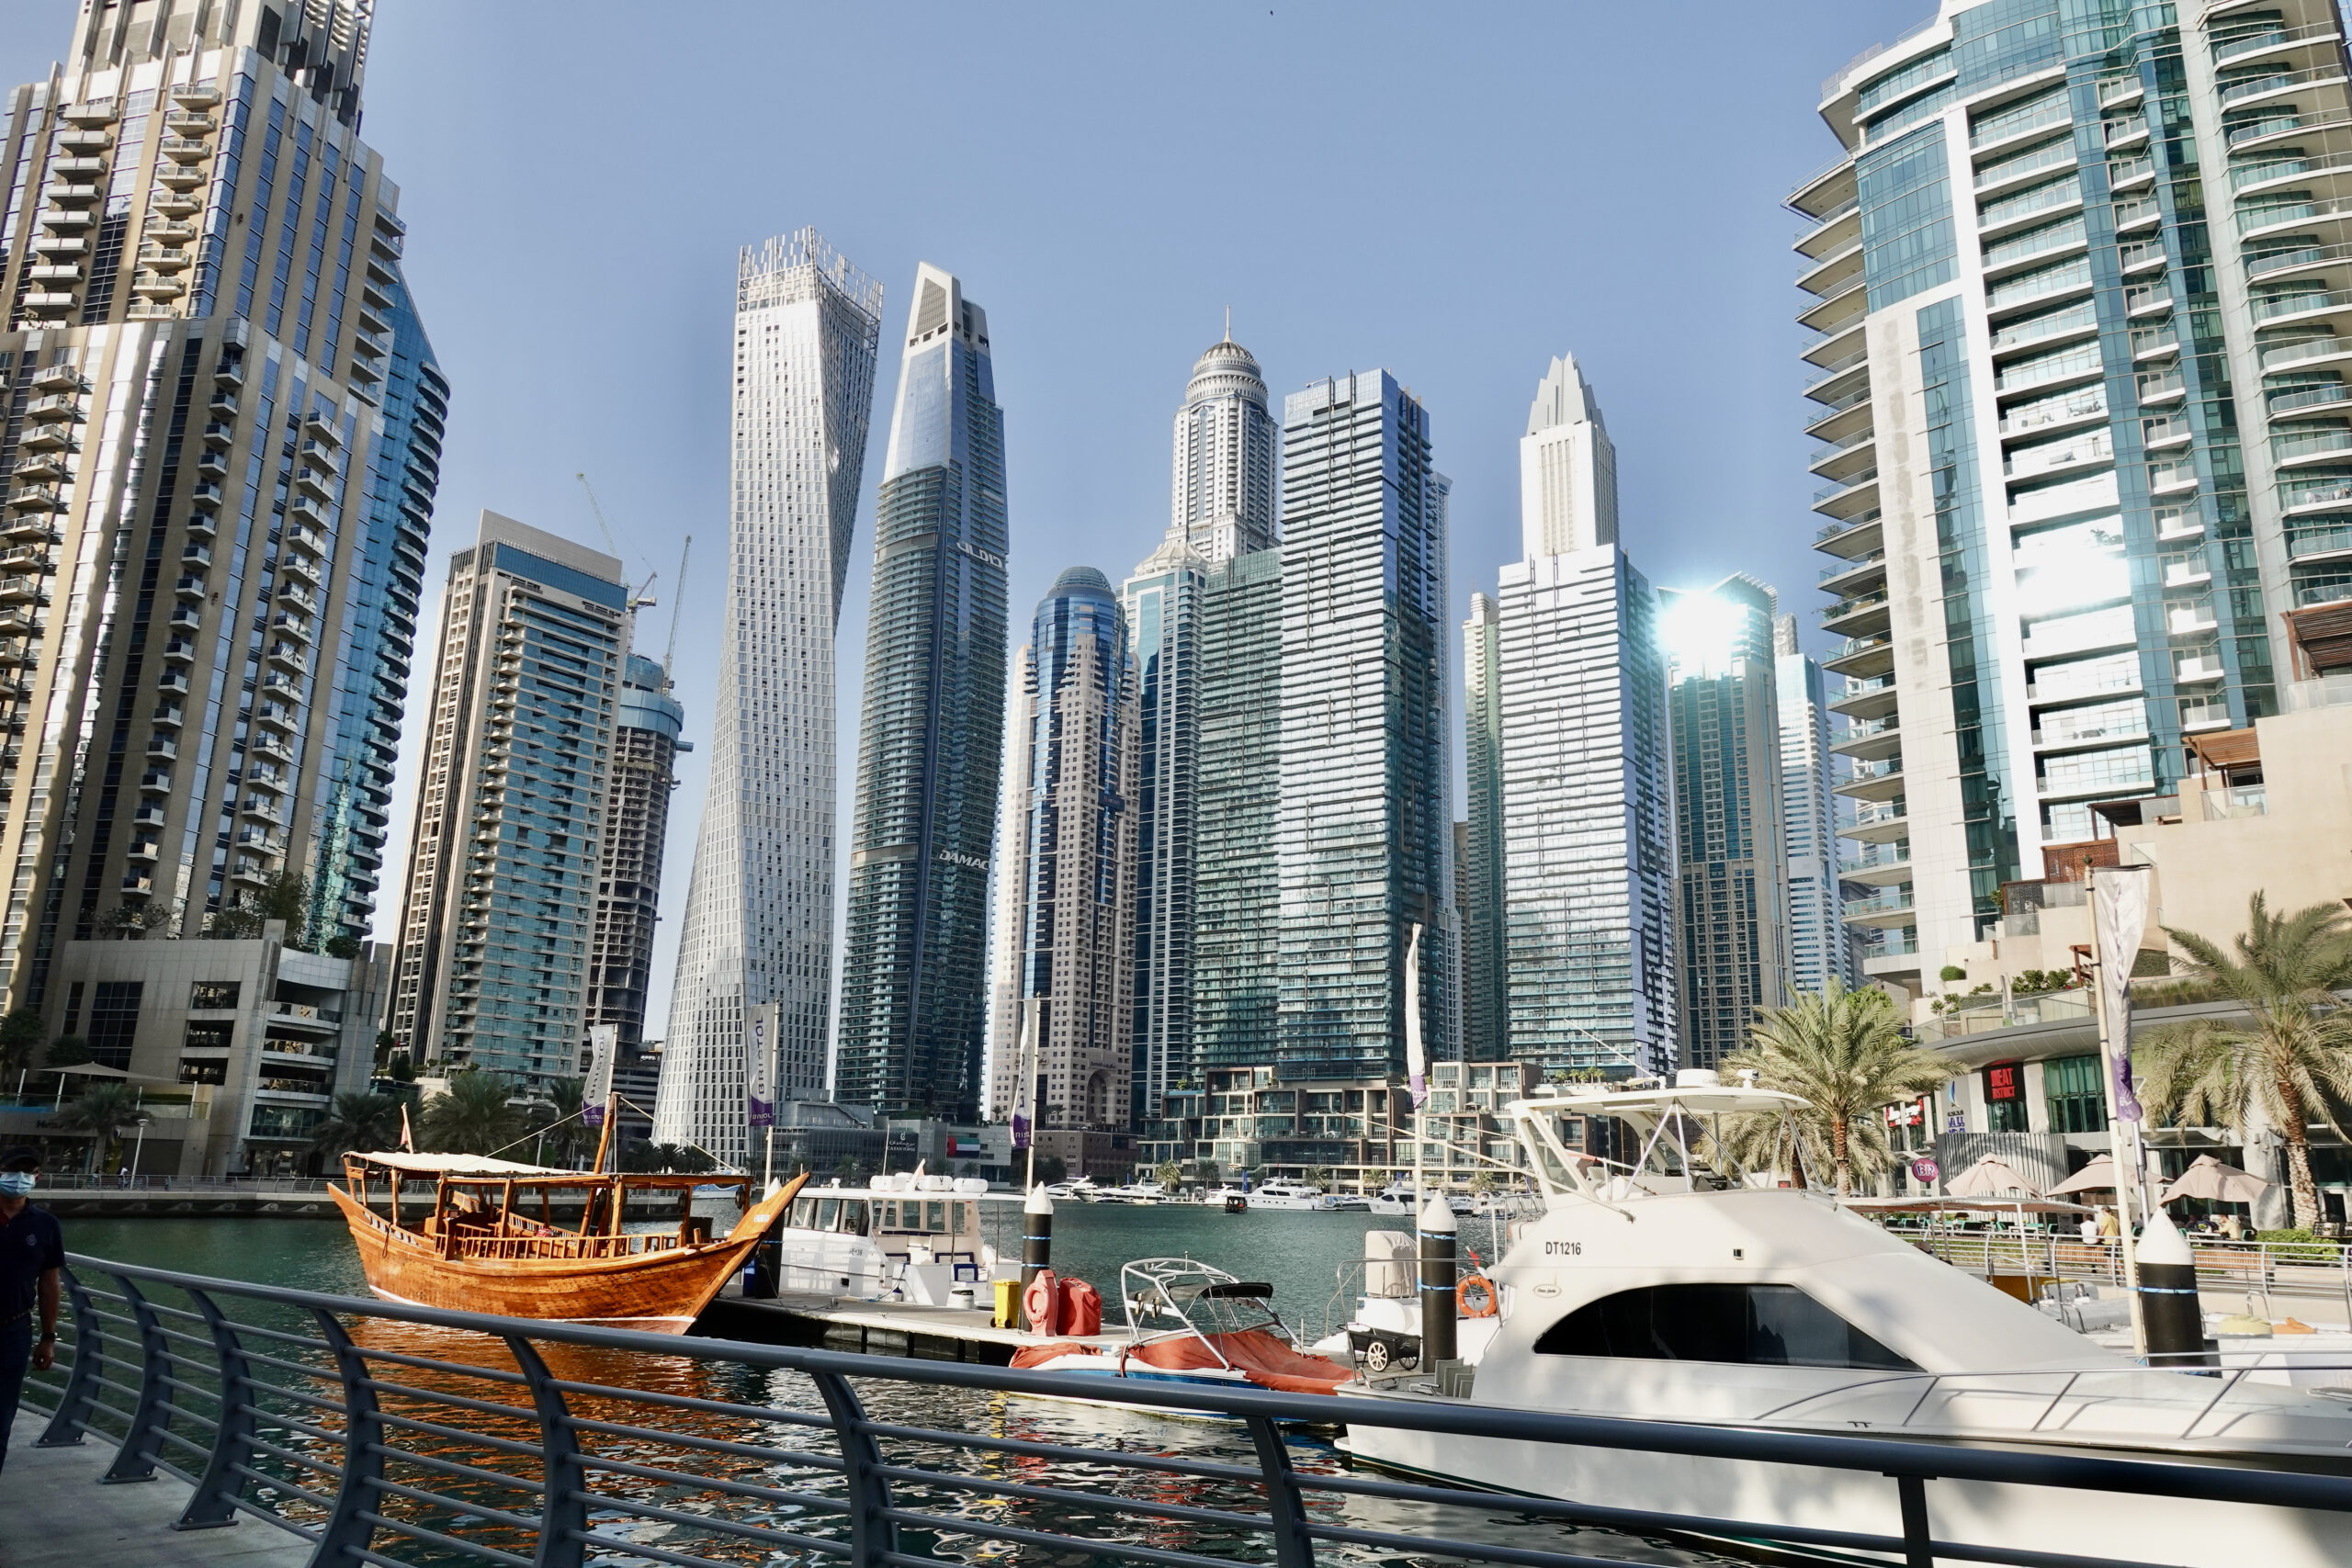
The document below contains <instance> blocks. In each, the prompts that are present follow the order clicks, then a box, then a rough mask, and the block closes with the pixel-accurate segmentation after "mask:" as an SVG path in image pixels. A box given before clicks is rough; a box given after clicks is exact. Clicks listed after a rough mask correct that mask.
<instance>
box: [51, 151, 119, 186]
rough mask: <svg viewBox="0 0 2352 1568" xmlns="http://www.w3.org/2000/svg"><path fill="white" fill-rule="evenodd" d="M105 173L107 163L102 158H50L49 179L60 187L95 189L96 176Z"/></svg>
mask: <svg viewBox="0 0 2352 1568" xmlns="http://www.w3.org/2000/svg"><path fill="white" fill-rule="evenodd" d="M106 172H107V161H106V160H105V159H104V158H92V157H88V156H82V157H73V158H51V160H50V161H49V177H50V179H51V181H53V182H55V183H57V184H60V185H86V186H91V187H92V188H94V189H95V188H96V185H97V180H98V176H99V175H103V174H105V173H106Z"/></svg>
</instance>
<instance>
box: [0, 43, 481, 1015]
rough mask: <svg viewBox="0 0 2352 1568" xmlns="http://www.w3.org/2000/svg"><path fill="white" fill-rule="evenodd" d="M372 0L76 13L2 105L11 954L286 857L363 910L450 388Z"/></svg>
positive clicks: (342, 938) (344, 920)
mask: <svg viewBox="0 0 2352 1568" xmlns="http://www.w3.org/2000/svg"><path fill="white" fill-rule="evenodd" d="M370 16H371V7H370V6H367V5H365V4H360V3H358V0H318V3H316V4H313V5H311V6H302V7H293V8H288V7H274V6H245V7H243V8H239V7H235V6H219V5H209V4H205V3H204V0H157V3H155V4H150V5H146V6H137V7H133V6H85V7H83V8H82V15H81V17H80V19H79V20H78V22H77V23H76V24H75V28H74V39H73V44H72V50H71V53H70V55H69V58H68V59H67V60H66V62H64V63H63V64H62V65H61V66H59V67H58V68H57V71H56V72H55V73H53V75H52V76H51V79H49V80H47V81H43V82H37V83H32V84H29V85H25V86H21V87H18V88H17V89H16V90H15V91H14V93H12V94H11V95H9V96H8V100H7V109H8V113H7V118H6V129H5V130H0V167H5V168H6V169H8V170H10V171H12V174H11V176H10V184H9V186H8V201H7V204H6V213H5V215H0V300H5V301H6V302H7V315H6V319H5V321H0V326H5V329H6V330H5V331H0V375H5V376H6V380H7V387H6V398H7V403H6V412H5V415H0V468H6V469H7V470H8V473H9V476H10V482H9V485H8V492H7V493H8V522H7V525H6V543H7V546H8V550H7V559H6V562H5V563H0V669H5V670H6V681H5V682H0V687H5V690H4V691H0V724H5V725H6V726H7V727H8V728H10V729H11V730H13V731H14V733H15V736H16V737H17V739H12V740H11V741H10V742H9V744H8V745H7V746H6V747H5V748H0V864H5V865H6V866H7V867H8V868H9V871H8V873H7V875H8V878H9V880H8V887H7V899H6V908H5V911H0V969H5V970H6V975H7V980H6V991H7V995H6V998H5V1000H6V1004H7V1005H9V1006H12V1007H14V1006H22V1005H26V1004H28V1003H30V1004H36V1005H38V1004H39V1003H40V1002H41V1001H42V999H43V992H44V987H45V983H46V980H47V977H48V974H49V968H50V964H51V961H52V959H53V957H54V956H55V954H56V953H57V951H58V947H59V944H60V943H62V942H67V941H71V940H73V939H74V938H76V937H87V936H90V935H92V934H93V933H94V932H96V931H98V930H100V929H101V928H104V929H108V930H117V929H134V930H135V929H146V930H154V929H159V928H160V929H162V930H164V931H169V932H171V933H174V934H181V935H194V934H198V933H199V932H200V931H202V929H203V927H204V924H205V921H206V920H207V919H208V918H209V917H210V916H212V915H214V914H217V913H220V911H222V910H224V909H227V908H232V907H233V906H235V905H237V904H238V903H239V902H241V901H242V900H244V899H247V898H250V897H254V896H256V895H258V894H259V893H260V892H261V891H262V890H263V889H265V888H272V889H275V890H279V891H282V890H283V889H284V887H285V886H286V883H287V881H288V879H289V878H295V877H299V878H302V879H304V880H305V881H306V882H307V885H308V887H309V891H310V901H309V904H308V907H307V909H306V913H305V918H304V919H302V920H301V921H300V922H299V923H300V925H301V926H303V927H304V928H305V929H303V930H300V931H295V932H293V933H291V934H292V935H293V937H294V939H295V940H296V941H297V942H305V943H311V944H316V945H326V944H329V943H333V944H334V945H336V946H337V947H341V946H343V945H344V944H345V943H355V942H357V941H358V940H359V939H360V938H362V937H363V936H364V935H365V934H366V932H367V930H368V922H369V919H370V918H371V914H372V910H373V907H374V897H375V886H376V875H377V871H378V868H379V865H380V863H381V860H382V844H383V839H384V833H385V829H386V827H387V825H388V818H387V816H386V811H387V807H388V805H389V802H390V776H391V764H392V757H393V751H394V748H395V746H396V743H397V736H398V725H399V714H400V708H401V701H402V699H403V696H404V694H405V692H406V686H407V674H406V671H407V663H408V657H409V654H410V651H411V647H410V643H411V639H412V638H413V636H414V626H415V615H416V604H417V598H418V595H419V593H420V592H421V590H422V581H423V570H424V536H425V531H426V528H427V526H428V524H429V520H430V515H431V510H432V502H433V489H434V484H435V464H434V457H435V452H436V450H437V446H436V443H437V438H438V435H439V426H440V420H441V415H442V412H443V410H444V407H445V404H446V398H447V384H446V383H445V382H443V381H442V379H441V378H440V373H439V371H438V370H437V369H436V368H435V367H434V363H433V355H432V350H431V348H430V346H429V345H428V344H426V343H425V341H424V334H423V332H422V331H421V329H420V328H419V327H418V325H417V321H416V317H415V314H414V312H413V310H412V309H411V308H410V304H409V300H408V296H407V292H406V289H405V287H404V285H403V283H402V280H401V265H400V255H401V238H402V235H403V233H404V228H403V225H402V224H401V220H400V219H399V218H398V217H397V216H396V215H395V214H394V211H393V207H394V205H395V202H396V190H395V187H394V186H392V185H391V183H390V181H388V180H387V179H385V178H384V175H383V170H382V167H381V162H380V160H379V157H378V155H377V153H376V152H374V151H373V150H372V149H371V148H369V147H368V145H367V144H366V143H365V142H363V141H360V140H359V137H358V134H357V127H358V123H359V94H360V85H361V82H362V80H363V78H364V74H365V63H366V60H367V53H368V28H369V23H370Z"/></svg>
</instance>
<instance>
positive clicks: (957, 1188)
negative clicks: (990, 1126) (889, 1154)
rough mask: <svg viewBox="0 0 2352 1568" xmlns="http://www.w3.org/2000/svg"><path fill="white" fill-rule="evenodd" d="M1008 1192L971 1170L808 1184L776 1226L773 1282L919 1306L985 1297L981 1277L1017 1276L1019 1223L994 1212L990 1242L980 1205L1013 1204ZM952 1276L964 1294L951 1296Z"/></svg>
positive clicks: (783, 1287) (790, 1288)
mask: <svg viewBox="0 0 2352 1568" xmlns="http://www.w3.org/2000/svg"><path fill="white" fill-rule="evenodd" d="M1021 1201H1022V1198H1021V1195H1020V1194H1019V1193H1017V1192H990V1191H989V1184H988V1183H987V1182H985V1181H982V1180H980V1179H978V1178H975V1177H959V1178H949V1177H944V1176H922V1175H919V1174H900V1175H897V1176H877V1177H876V1178H875V1179H873V1180H872V1181H871V1182H869V1183H868V1184H866V1185H865V1186H863V1187H838V1186H836V1187H807V1188H803V1189H802V1190H801V1192H800V1196H798V1197H797V1198H795V1199H794V1200H793V1201H792V1209H791V1211H790V1213H787V1214H786V1216H785V1217H784V1219H783V1221H782V1222H781V1223H780V1224H778V1225H777V1226H776V1228H775V1232H774V1235H775V1240H776V1250H775V1265H776V1288H777V1289H778V1290H779V1291H781V1292H815V1293H819V1294H823V1295H829V1296H847V1297H853V1298H856V1299H859V1300H864V1301H889V1300H898V1301H909V1302H914V1303H919V1304H922V1305H925V1306H947V1305H950V1304H956V1305H967V1304H976V1303H985V1301H986V1298H987V1296H988V1293H989V1281H990V1280H998V1279H1018V1278H1019V1277H1020V1273H1021V1263H1020V1255H1021V1247H1020V1242H1019V1241H1018V1239H1017V1238H1018V1236H1019V1235H1020V1227H1019V1225H1018V1224H1017V1223H1016V1222H1014V1221H1013V1220H1012V1219H1010V1218H1008V1219H1006V1220H1004V1221H1001V1222H1000V1224H999V1227H998V1228H999V1229H1001V1230H1002V1231H1003V1233H1004V1239H1005V1240H1006V1241H1007V1243H1008V1245H1007V1246H1006V1247H1004V1248H1003V1256H1001V1257H1000V1253H999V1248H998V1247H996V1246H995V1245H994V1241H993V1239H992V1238H991V1235H990V1234H989V1229H988V1227H987V1226H986V1225H984V1224H983V1223H982V1220H983V1214H982V1208H983V1205H992V1206H1009V1207H1012V1208H1015V1209H1016V1210H1017V1207H1018V1205H1019V1204H1020V1203H1021ZM958 1285H964V1286H967V1287H969V1288H971V1289H972V1291H973V1302H971V1303H963V1302H956V1301H954V1300H953V1298H952V1292H954V1291H955V1289H956V1286H958Z"/></svg>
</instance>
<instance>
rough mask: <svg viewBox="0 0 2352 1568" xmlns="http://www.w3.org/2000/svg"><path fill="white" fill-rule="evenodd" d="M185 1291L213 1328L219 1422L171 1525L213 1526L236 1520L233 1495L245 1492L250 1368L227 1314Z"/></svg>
mask: <svg viewBox="0 0 2352 1568" xmlns="http://www.w3.org/2000/svg"><path fill="white" fill-rule="evenodd" d="M187 1296H188V1299H189V1300H190V1301H192V1302H194V1303H196V1310H197V1311H198V1312H199V1313H202V1314H204V1322H205V1326H207V1327H208V1328H209V1329H210V1330H211V1331H212V1353H213V1356H214V1358H215V1359H216V1360H218V1362H219V1363H220V1425H219V1426H218V1427H214V1428H213V1431H212V1452H211V1454H210V1455H209V1457H207V1459H206V1460H205V1461H204V1473H203V1474H202V1475H200V1476H198V1477H197V1481H196V1493H195V1495H193V1496H191V1497H189V1498H188V1500H187V1507H186V1508H184V1509H182V1510H181V1511H180V1517H178V1518H176V1519H175V1520H174V1521H172V1528H173V1529H175V1530H201V1529H219V1528H220V1526H222V1525H233V1524H235V1523H236V1522H237V1500H238V1499H239V1498H240V1497H242V1496H243V1495H244V1490H245V1481H244V1477H243V1476H242V1475H239V1474H238V1473H237V1471H236V1467H237V1466H238V1465H241V1464H242V1465H251V1464H252V1463H253V1461H254V1446H253V1437H254V1402H253V1380H252V1371H251V1369H250V1368H249V1367H248V1366H247V1365H246V1362H245V1347H244V1342H243V1340H241V1339H239V1338H238V1337H237V1325H235V1324H234V1323H232V1322H231V1321H230V1320H229V1316H228V1314H226V1313H223V1312H222V1311H221V1310H220V1308H219V1307H218V1306H216V1305H214V1304H213V1301H212V1297H211V1296H210V1295H209V1293H207V1292H203V1291H190V1292H187Z"/></svg>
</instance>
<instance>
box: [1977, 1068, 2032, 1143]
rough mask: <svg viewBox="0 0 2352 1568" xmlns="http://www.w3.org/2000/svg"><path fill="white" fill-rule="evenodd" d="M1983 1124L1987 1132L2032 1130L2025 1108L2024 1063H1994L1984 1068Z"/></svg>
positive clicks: (2022, 1131) (2023, 1131)
mask: <svg viewBox="0 0 2352 1568" xmlns="http://www.w3.org/2000/svg"><path fill="white" fill-rule="evenodd" d="M1985 1129H1986V1131H1988V1132H1994V1133H2026V1132H2030V1131H2032V1120H2031V1118H2030V1117H2029V1116H2028V1115H2027V1114H2026V1108H2025V1064H2024V1063H2023V1062H1995V1063H1994V1064H1993V1065H1992V1066H1988V1067H1986V1068H1985Z"/></svg>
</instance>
